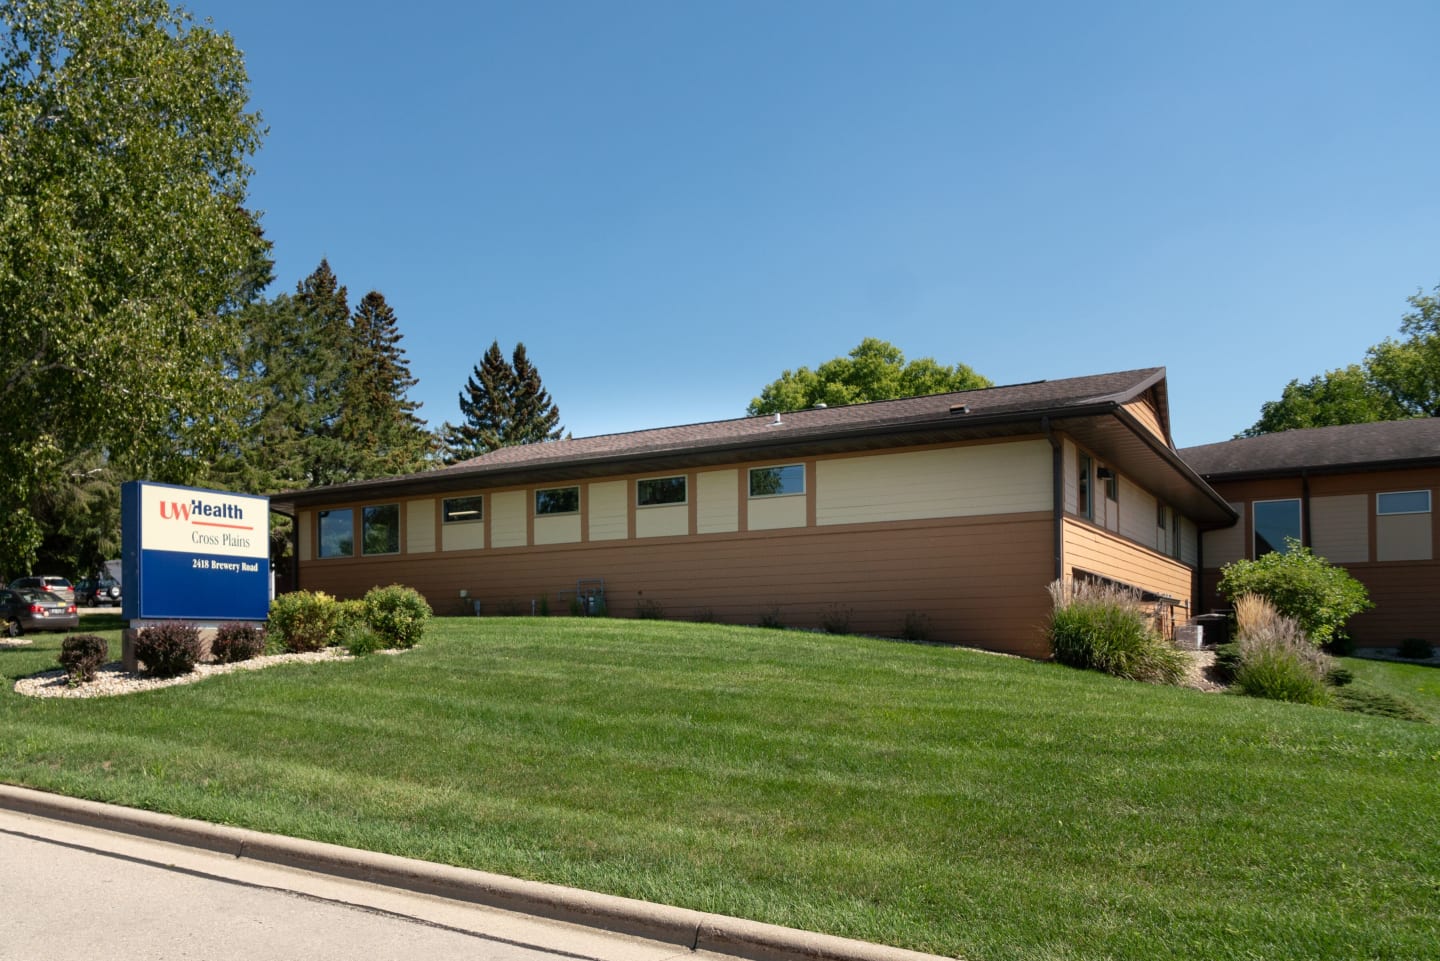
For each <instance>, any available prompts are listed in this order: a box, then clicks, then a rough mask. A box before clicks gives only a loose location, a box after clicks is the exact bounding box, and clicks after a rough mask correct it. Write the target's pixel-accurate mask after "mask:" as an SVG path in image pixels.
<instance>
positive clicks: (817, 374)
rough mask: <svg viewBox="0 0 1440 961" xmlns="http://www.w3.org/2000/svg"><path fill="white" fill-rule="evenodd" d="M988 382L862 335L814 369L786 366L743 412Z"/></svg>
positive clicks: (887, 397)
mask: <svg viewBox="0 0 1440 961" xmlns="http://www.w3.org/2000/svg"><path fill="white" fill-rule="evenodd" d="M990 386H992V384H991V382H990V381H989V379H987V378H985V377H982V376H980V375H979V374H977V373H975V371H974V370H972V369H970V368H969V367H967V366H966V365H964V364H956V365H955V366H954V367H946V366H945V365H944V364H941V363H939V362H938V361H936V360H935V359H934V358H933V357H922V358H920V359H919V360H914V361H911V362H910V363H908V364H907V363H906V362H905V355H904V354H903V353H901V351H900V349H899V348H898V347H896V346H895V345H894V344H891V343H888V342H886V341H883V340H879V339H877V338H874V337H866V338H865V339H864V340H862V341H861V342H860V345H859V346H858V347H856V348H855V349H854V350H852V351H850V354H849V356H846V357H836V358H833V359H831V360H827V361H825V363H823V364H821V365H820V366H819V367H817V368H816V369H815V370H811V369H810V368H808V367H801V368H800V369H798V370H793V371H791V370H787V371H785V372H784V373H782V374H781V375H780V378H779V379H778V380H775V381H772V382H771V383H769V384H767V385H766V386H765V388H764V389H763V390H762V391H761V392H760V396H759V397H756V398H755V399H754V400H752V401H750V406H749V407H747V408H746V412H747V413H749V414H751V415H752V416H754V415H757V414H775V413H783V412H785V411H792V410H803V409H804V408H806V407H814V406H815V405H816V404H825V405H827V406H830V407H836V406H842V405H845V404H863V403H866V402H869V401H874V400H895V399H896V398H900V397H920V396H923V395H925V394H944V393H948V392H950V391H957V390H974V389H976V388H981V387H990Z"/></svg>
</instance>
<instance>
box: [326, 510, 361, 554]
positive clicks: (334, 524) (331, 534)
mask: <svg viewBox="0 0 1440 961" xmlns="http://www.w3.org/2000/svg"><path fill="white" fill-rule="evenodd" d="M354 554H355V512H354V511H352V510H351V509H350V508H348V507H347V508H345V509H343V510H338V511H321V512H320V556H321V557H353V556H354Z"/></svg>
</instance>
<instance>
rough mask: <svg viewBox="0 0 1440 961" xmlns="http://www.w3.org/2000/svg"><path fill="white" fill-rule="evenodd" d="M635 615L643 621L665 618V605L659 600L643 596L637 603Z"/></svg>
mask: <svg viewBox="0 0 1440 961" xmlns="http://www.w3.org/2000/svg"><path fill="white" fill-rule="evenodd" d="M635 616H636V617H637V618H639V619H640V620H642V621H663V620H665V607H664V605H662V604H661V603H660V602H659V601H655V600H651V599H650V598H648V597H642V598H640V600H639V601H638V602H636V604H635Z"/></svg>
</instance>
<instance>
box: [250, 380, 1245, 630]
mask: <svg viewBox="0 0 1440 961" xmlns="http://www.w3.org/2000/svg"><path fill="white" fill-rule="evenodd" d="M1169 425H1170V414H1169V405H1168V398H1167V394H1166V384H1165V372H1164V370H1163V369H1162V368H1153V369H1148V370H1134V371H1123V372H1119V373H1110V374H1100V375H1096V376H1091V377H1078V378H1071V379H1066V380H1055V381H1037V382H1034V383H1029V384H1018V385H1013V386H1007V387H995V388H989V389H986V390H974V391H964V392H960V393H953V394H941V395H934V396H929V397H916V398H909V399H904V400H895V401H884V402H879V403H872V404H859V405H854V406H847V407H837V408H828V409H827V408H817V409H812V410H804V411H796V412H794V413H787V414H783V415H779V416H774V415H772V416H765V417H746V418H739V419H736V420H727V421H718V422H713V423H706V424H695V425H689V426H683V427H669V428H661V429H657V430H646V431H637V432H634V433H625V434H613V435H607V436H602V437H590V438H582V439H576V440H564V441H553V442H549V443H544V444H535V445H529V446H522V447H510V448H504V449H501V450H497V451H493V452H491V453H489V454H487V455H485V456H483V457H479V458H476V459H474V460H470V461H466V462H464V463H460V464H456V465H454V466H452V467H449V468H445V469H442V470H435V471H429V472H426V473H422V474H415V475H410V476H405V477H397V478H388V479H384V480H375V481H365V482H357V483H351V484H344V485H338V486H334V487H327V488H318V489H313V490H305V491H295V492H292V493H289V494H287V495H279V496H276V497H274V498H272V507H273V508H274V509H276V510H279V511H282V512H284V513H287V514H290V515H292V516H293V517H294V518H295V526H296V538H295V551H296V561H297V563H296V569H297V580H298V586H299V587H303V588H306V589H312V590H324V591H327V592H330V593H333V594H336V595H338V596H342V597H354V596H358V595H360V594H362V593H363V592H364V591H366V590H367V589H369V588H370V587H372V586H374V585H377V584H388V583H392V582H399V583H405V584H409V585H411V586H413V587H415V588H416V589H418V590H419V591H420V592H421V593H423V594H424V595H425V596H426V598H427V599H428V600H429V602H430V604H431V606H432V607H434V608H435V610H436V611H437V612H438V613H441V614H446V613H451V614H455V613H462V612H468V611H469V610H470V609H471V607H472V605H474V604H475V603H477V602H478V603H479V604H480V605H481V608H482V609H483V611H484V612H486V613H492V612H500V613H503V612H512V611H513V612H524V613H529V612H530V611H531V610H535V611H536V612H541V611H546V610H548V611H549V612H551V613H565V612H566V611H567V610H569V609H571V608H572V607H573V606H578V605H580V604H581V603H582V602H583V601H584V598H585V596H586V595H587V594H588V593H589V592H591V591H593V590H596V589H597V588H598V587H599V586H600V585H602V584H603V590H604V598H605V603H606V605H607V607H608V610H609V612H610V613H611V614H614V615H617V616H621V617H630V616H636V615H638V614H641V613H647V612H649V613H656V612H659V611H662V610H663V612H664V615H665V616H666V617H670V618H674V619H686V618H697V619H707V620H709V619H713V620H717V621H723V622H729V623H748V624H755V623H760V622H761V621H763V620H770V619H778V620H779V621H780V622H782V623H784V624H786V625H787V626H794V627H816V626H819V625H820V624H821V623H822V622H823V621H824V620H825V619H826V617H827V614H828V613H832V612H839V613H840V614H842V615H843V616H845V617H848V619H849V623H850V627H851V629H852V630H855V631H860V632H868V633H875V634H883V635H896V634H899V633H901V631H902V627H903V626H904V625H905V624H906V623H907V622H909V623H910V624H911V625H924V630H925V633H926V634H927V636H928V637H929V638H931V639H934V640H938V641H950V642H959V643H965V644H972V645H976V646H979V647H985V648H990V649H993V650H998V651H1007V652H1012V653H1017V654H1024V655H1030V656H1038V657H1044V656H1047V655H1048V653H1049V652H1048V645H1047V642H1046V640H1045V638H1044V636H1043V634H1042V627H1043V624H1044V622H1045V619H1046V615H1047V614H1048V611H1049V597H1048V595H1047V592H1046V585H1047V584H1048V583H1049V582H1051V581H1052V580H1054V579H1056V578H1059V577H1067V576H1077V577H1090V578H1100V579H1105V580H1109V581H1114V582H1118V583H1121V584H1125V585H1129V586H1132V587H1135V588H1137V589H1138V590H1140V591H1141V592H1142V593H1143V594H1144V596H1145V597H1146V598H1147V599H1148V600H1149V601H1150V602H1151V603H1154V604H1155V605H1156V607H1157V610H1158V611H1159V612H1160V613H1161V614H1163V615H1167V616H1169V615H1173V616H1174V617H1175V618H1178V619H1180V620H1183V619H1184V618H1186V617H1188V615H1189V614H1190V613H1191V611H1192V608H1193V606H1194V605H1193V599H1194V598H1195V597H1196V596H1197V593H1198V591H1199V587H1200V585H1199V571H1200V562H1201V558H1200V540H1201V535H1202V532H1205V531H1209V530H1213V529H1219V528H1228V527H1230V526H1231V525H1232V524H1234V522H1235V520H1236V517H1237V512H1236V510H1235V509H1233V508H1232V507H1231V506H1230V505H1229V504H1228V503H1227V501H1226V499H1225V498H1223V497H1221V496H1220V495H1219V494H1217V493H1216V492H1215V491H1214V490H1212V489H1211V487H1210V486H1209V485H1208V484H1207V483H1206V482H1205V481H1204V480H1203V479H1201V477H1200V476H1199V475H1197V474H1196V472H1195V471H1194V470H1193V469H1191V467H1190V466H1188V465H1187V464H1186V463H1185V461H1184V460H1182V458H1181V457H1180V456H1179V455H1178V454H1177V453H1176V451H1175V447H1174V444H1173V442H1172V440H1171V437H1170V426H1169Z"/></svg>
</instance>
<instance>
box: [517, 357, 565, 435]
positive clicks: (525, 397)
mask: <svg viewBox="0 0 1440 961" xmlns="http://www.w3.org/2000/svg"><path fill="white" fill-rule="evenodd" d="M511 367H512V369H513V370H514V372H515V391H514V395H513V398H514V399H513V404H514V414H513V416H512V418H511V422H510V423H511V431H510V443H512V444H538V443H540V442H541V441H547V440H559V439H560V436H561V434H563V433H564V432H565V428H563V427H561V426H559V425H560V408H559V407H557V406H556V405H555V402H554V401H553V400H551V399H550V392H549V391H548V390H546V389H545V387H544V385H543V384H541V383H540V371H538V370H536V369H535V365H534V364H532V363H530V357H529V356H528V355H527V354H526V353H525V345H524V344H516V345H515V353H514V355H513V360H512V364H511Z"/></svg>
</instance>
